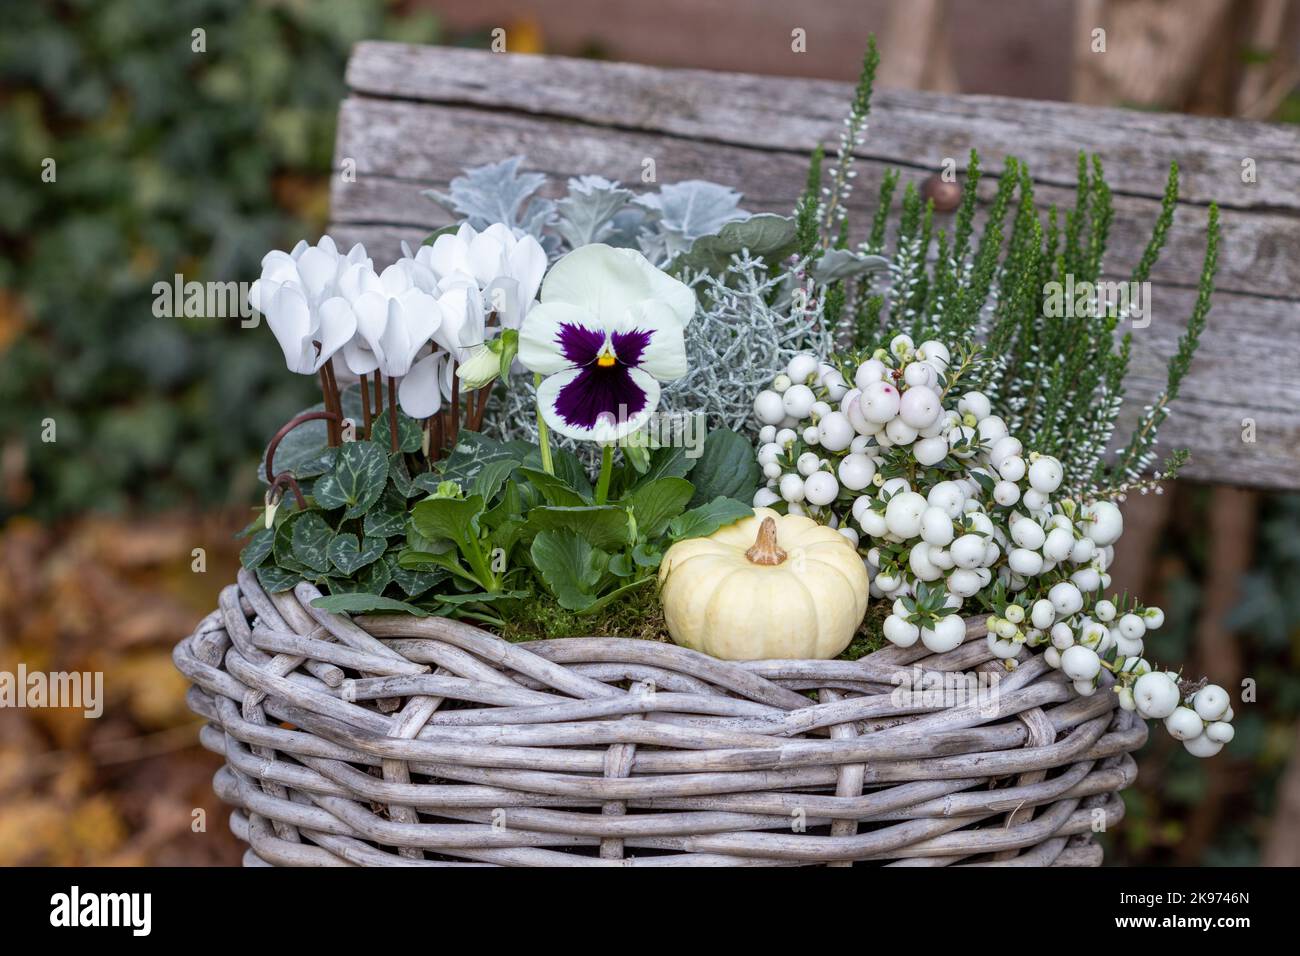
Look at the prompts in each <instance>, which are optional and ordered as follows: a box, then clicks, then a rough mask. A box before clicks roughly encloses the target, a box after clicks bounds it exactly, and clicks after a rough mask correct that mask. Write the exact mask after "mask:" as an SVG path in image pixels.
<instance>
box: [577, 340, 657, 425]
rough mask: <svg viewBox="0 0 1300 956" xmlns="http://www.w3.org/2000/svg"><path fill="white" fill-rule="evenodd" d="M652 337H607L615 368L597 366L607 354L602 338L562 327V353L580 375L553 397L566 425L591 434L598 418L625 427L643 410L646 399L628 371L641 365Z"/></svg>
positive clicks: (643, 392)
mask: <svg viewBox="0 0 1300 956" xmlns="http://www.w3.org/2000/svg"><path fill="white" fill-rule="evenodd" d="M651 334H652V333H650V332H648V331H644V330H642V329H633V330H632V331H630V332H614V333H613V334H611V335H610V337H609V342H610V347H611V349H612V351H613V353H614V358H615V360H616V361H615V362H614V363H613V364H612V365H607V366H605V365H601V364H599V363H598V362H597V359H599V358H600V353H601V352H602V350H603V349H604V348H605V333H604V332H602V331H600V330H597V329H588V328H584V327H583V326H580V325H571V324H569V323H564V324H562V325H561V326H560V332H559V336H558V341H559V346H560V351H561V352H562V353H563V355H564V357H565V359H566V360H568V361H569V362H570V363H571V364H572V365H574V366H576V367H577V368H578V369H579V372H578V374H577V375H576V376H574V379H573V381H571V382H569V383H568V384H567V385H565V386H564V387H563V388H561V389H560V391H559V393H558V394H557V395H556V396H555V410H556V412H557V413H558V414H559V415H560V417H561V418H563V419H564V421H565V422H567V423H568V424H569V425H572V426H574V427H575V428H583V429H591V428H595V427H596V423H597V422H598V421H600V420H601V419H602V418H603V419H605V420H607V421H610V424H613V423H616V422H623V421H626V420H627V419H629V418H632V417H634V416H635V415H637V414H639V413H640V412H641V411H642V410H643V409H644V408H645V407H646V402H647V398H646V393H645V391H644V390H643V389H642V388H641V387H640V386H639V385H637V384H636V382H635V381H633V379H632V375H631V369H633V368H636V367H637V366H639V365H640V364H641V358H642V355H643V354H644V353H645V350H646V346H648V345H649V344H650V336H651ZM611 419H612V420H611Z"/></svg>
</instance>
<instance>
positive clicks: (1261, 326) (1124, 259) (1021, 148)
mask: <svg viewBox="0 0 1300 956" xmlns="http://www.w3.org/2000/svg"><path fill="white" fill-rule="evenodd" d="M348 78H349V83H350V84H351V85H352V87H353V89H354V91H356V93H357V94H363V95H354V96H352V97H350V98H349V99H348V100H347V101H346V102H345V103H344V105H343V108H342V111H341V114H340V124H339V136H338V144H337V148H336V166H337V165H340V164H341V162H342V160H344V159H351V160H353V161H354V162H355V168H356V172H357V179H356V181H355V182H345V181H344V180H343V179H342V177H336V178H335V184H334V188H333V208H334V220H335V221H334V223H333V224H332V226H331V230H332V231H333V232H334V233H335V235H336V236H337V237H338V238H340V239H341V240H343V241H346V242H353V241H362V242H365V243H366V246H367V248H368V249H369V250H370V251H371V253H372V254H373V255H375V256H376V258H377V260H380V261H387V260H389V259H391V258H393V257H395V256H396V255H397V254H398V248H397V247H398V241H399V239H403V238H405V239H407V240H408V241H412V242H418V241H419V240H420V239H421V238H423V236H424V235H425V234H427V232H428V230H429V229H431V228H434V227H436V226H439V225H442V224H445V223H446V222H447V221H448V216H447V214H446V213H445V212H444V211H443V210H441V209H440V207H438V206H437V205H436V204H434V203H432V202H430V201H429V200H427V199H424V198H422V197H420V196H419V194H418V193H419V190H420V189H423V188H429V187H434V188H445V187H446V185H447V183H448V181H449V180H450V178H451V177H452V176H454V175H456V174H457V173H459V172H460V170H461V169H462V168H463V167H465V166H468V165H475V164H478V163H483V162H489V161H493V160H496V159H499V158H503V157H505V156H508V155H512V154H515V153H524V154H526V155H527V156H528V165H529V167H530V168H532V169H537V170H540V171H543V172H546V173H548V175H550V176H551V177H553V179H555V180H556V181H557V183H558V182H559V181H562V180H563V178H565V177H567V176H570V175H575V174H578V173H587V172H592V173H599V174H601V175H604V176H607V177H609V178H616V179H621V180H623V181H625V182H630V183H633V184H636V183H639V181H640V174H641V170H642V160H643V159H644V158H646V157H647V156H649V157H653V158H654V159H655V162H656V167H657V173H658V179H659V181H661V182H671V181H675V180H680V179H688V178H706V179H713V180H716V181H718V182H723V183H726V184H728V185H732V186H734V187H735V188H737V189H739V190H740V191H742V192H744V193H745V195H746V200H745V205H746V207H747V208H750V209H753V210H755V211H776V212H788V210H789V208H790V205H791V203H792V201H793V199H794V197H795V196H796V195H797V193H798V191H799V189H800V188H801V185H802V182H803V178H804V174H805V171H806V163H807V159H806V154H807V150H808V147H809V146H810V145H811V144H812V143H814V142H815V141H816V140H817V139H818V138H821V139H832V138H833V136H834V135H835V134H836V133H837V131H838V129H839V121H840V117H841V113H842V108H843V104H844V103H845V102H847V97H848V88H847V87H846V86H845V85H843V84H835V83H825V82H820V81H804V80H789V79H772V78H762V77H753V76H738V75H730V74H713V73H704V72H700V71H667V70H659V69H653V68H649V67H640V66H632V65H628V64H605V63H589V62H583V61H571V60H564V59H560V58H553V57H546V58H543V57H513V56H506V55H492V54H484V53H473V52H467V51H459V50H446V49H436V48H419V47H405V46H399V45H392V44H362V45H361V46H359V47H358V48H357V50H356V51H355V53H354V55H353V59H352V61H351V63H350V66H349V73H348ZM832 141H833V139H832ZM952 144H959V145H960V147H961V148H960V149H957V148H956V146H953V145H952ZM1080 144H1086V145H1087V146H1088V147H1089V148H1090V149H1094V150H1097V151H1099V152H1100V153H1102V155H1103V158H1104V159H1105V160H1106V162H1107V170H1108V177H1109V179H1110V181H1111V183H1112V186H1113V187H1114V188H1115V190H1116V203H1115V205H1116V216H1115V222H1114V225H1113V227H1112V241H1111V255H1110V256H1109V257H1108V262H1107V265H1108V272H1111V273H1113V274H1115V275H1116V276H1117V277H1122V276H1123V275H1125V274H1126V273H1127V271H1128V269H1129V268H1131V266H1132V264H1133V263H1134V262H1135V261H1136V260H1137V258H1138V256H1139V255H1140V253H1141V249H1142V246H1143V244H1144V243H1145V240H1146V237H1147V234H1148V232H1149V229H1150V227H1151V224H1152V222H1153V221H1154V217H1155V214H1156V209H1157V198H1158V196H1159V195H1160V192H1161V189H1162V186H1163V176H1164V167H1165V165H1166V164H1167V162H1168V160H1169V159H1171V158H1178V159H1179V161H1180V164H1181V165H1182V168H1183V170H1184V196H1185V197H1188V198H1189V199H1191V200H1193V201H1191V202H1183V203H1180V208H1179V211H1178V218H1177V222H1176V225H1175V227H1174V228H1173V230H1172V231H1171V234H1170V241H1169V244H1168V246H1167V247H1166V250H1165V253H1164V255H1163V256H1162V259H1161V263H1160V265H1159V266H1158V267H1157V269H1156V271H1155V273H1154V274H1153V279H1154V285H1153V289H1152V310H1153V322H1152V324H1151V326H1150V327H1149V328H1145V329H1135V330H1134V359H1133V368H1132V372H1131V374H1130V378H1129V382H1128V390H1129V396H1130V402H1129V404H1128V405H1126V407H1125V411H1124V414H1123V416H1122V420H1121V434H1123V433H1125V429H1126V428H1127V426H1128V424H1129V423H1131V422H1132V421H1133V420H1134V419H1135V418H1136V417H1137V415H1138V414H1139V413H1140V411H1141V406H1142V405H1143V404H1145V403H1146V401H1147V400H1148V399H1149V398H1150V397H1151V396H1152V395H1153V394H1155V393H1156V392H1157V391H1158V390H1159V388H1160V387H1161V386H1162V385H1163V379H1164V363H1165V361H1166V360H1167V358H1168V357H1169V356H1170V355H1171V354H1172V353H1173V351H1174V348H1175V346H1176V342H1177V339H1178V337H1179V335H1180V334H1181V333H1182V331H1183V328H1184V326H1185V322H1186V317H1187V316H1188V315H1189V314H1190V311H1191V306H1192V302H1193V300H1194V289H1193V288H1192V287H1193V286H1194V284H1195V281H1196V276H1197V273H1198V272H1199V267H1200V263H1201V257H1202V255H1203V251H1204V250H1203V243H1204V239H1203V232H1202V230H1203V228H1204V223H1205V218H1206V210H1205V209H1204V207H1203V206H1202V205H1198V203H1201V202H1204V201H1207V200H1208V199H1210V198H1216V199H1218V200H1219V201H1220V202H1222V203H1223V204H1224V206H1225V209H1224V215H1223V230H1224V241H1223V244H1222V247H1221V253H1220V263H1221V264H1220V273H1219V276H1220V278H1219V287H1220V290H1221V291H1220V292H1219V293H1218V294H1217V295H1216V300H1215V307H1214V310H1213V311H1212V313H1211V317H1210V327H1209V329H1208V330H1207V332H1206V334H1205V337H1204V339H1203V342H1202V347H1201V351H1200V353H1199V355H1198V358H1197V360H1196V362H1195V363H1194V365H1193V369H1192V372H1191V374H1190V376H1189V378H1188V381H1187V382H1186V383H1185V385H1184V389H1183V395H1182V398H1181V399H1180V400H1179V401H1178V403H1177V404H1176V406H1175V410H1174V414H1173V416H1172V417H1171V419H1170V421H1169V423H1168V425H1167V426H1166V428H1165V429H1164V431H1163V432H1162V438H1163V440H1162V448H1164V449H1172V448H1175V447H1188V448H1190V449H1191V451H1192V462H1191V464H1190V465H1189V466H1188V468H1187V470H1186V472H1185V474H1187V475H1188V476H1189V477H1195V478H1201V479H1205V480H1217V481H1229V482H1234V483H1242V484H1251V485H1256V486H1261V487H1296V486H1300V414H1297V412H1296V409H1297V408H1300V404H1298V402H1300V377H1297V376H1296V375H1295V374H1294V372H1293V370H1294V369H1296V368H1300V302H1297V301H1296V298H1297V292H1296V291H1295V290H1296V289H1297V288H1298V287H1300V286H1298V285H1297V280H1300V217H1297V207H1298V206H1300V196H1297V193H1296V191H1295V190H1294V189H1289V188H1286V186H1287V185H1294V186H1300V165H1298V164H1300V160H1297V159H1294V158H1293V157H1294V156H1300V151H1297V149H1296V147H1297V146H1300V133H1297V132H1296V131H1294V130H1293V129H1290V128H1283V127H1278V126H1270V125H1266V124H1251V123H1235V122H1228V121H1218V120H1205V119H1200V118H1194V117H1169V116H1161V115H1159V114H1147V113H1132V112H1128V111H1121V110H1096V109H1088V108H1081V107H1073V106H1065V105H1061V104H1047V103H1035V102H1031V101H1019V100H1000V99H997V98H991V97H943V96H929V95H925V94H897V93H895V94H881V95H880V96H879V97H878V99H877V108H876V111H875V113H874V117H873V128H872V134H871V136H870V137H869V142H868V144H867V146H866V147H865V148H864V150H863V161H862V162H861V163H860V164H859V167H858V168H859V179H858V181H857V182H858V189H857V192H856V194H855V196H854V198H853V200H852V201H851V203H850V206H851V207H852V208H854V209H856V210H859V211H861V210H866V209H870V208H871V205H872V202H873V199H872V197H873V194H874V189H875V185H876V184H877V183H878V182H879V177H880V176H881V175H882V173H883V170H884V169H885V168H886V166H888V165H901V166H903V167H904V179H905V180H906V179H908V178H912V179H920V178H921V177H922V176H923V175H925V173H926V172H927V171H928V170H929V169H930V168H932V167H933V165H934V164H935V163H937V162H938V159H939V157H941V156H942V155H947V154H954V155H956V156H957V158H960V157H961V156H962V155H964V152H965V149H966V147H967V146H969V145H976V146H978V147H979V149H980V152H981V155H982V156H983V157H984V158H985V168H986V170H987V171H989V172H995V171H996V169H997V168H998V167H999V166H1000V161H1001V155H1002V154H1003V153H1005V152H1015V153H1016V154H1017V155H1019V156H1021V157H1022V158H1025V159H1026V160H1028V161H1029V162H1030V163H1031V166H1032V168H1033V171H1034V173H1035V177H1036V195H1037V197H1038V198H1039V200H1040V201H1042V202H1043V203H1051V202H1059V203H1066V202H1069V200H1070V194H1071V193H1072V185H1073V180H1074V175H1075V160H1076V151H1077V147H1078V146H1079V145H1080ZM1243 154H1244V155H1249V156H1251V157H1252V158H1254V159H1255V160H1256V162H1257V163H1258V167H1259V172H1260V176H1261V177H1262V180H1263V181H1262V183H1261V185H1260V186H1258V187H1257V186H1253V185H1249V184H1245V183H1242V182H1241V177H1240V168H1241V167H1240V160H1241V158H1242V155H1243ZM1279 185H1281V187H1282V188H1281V189H1280V190H1279ZM1265 186H1266V187H1267V189H1268V193H1267V199H1266V200H1265V199H1260V198H1259V197H1260V196H1261V193H1259V192H1256V190H1257V189H1263V188H1265ZM991 188H992V183H991V182H990V181H989V180H987V179H986V182H985V188H984V190H982V192H987V191H989V190H991ZM1233 207H1239V208H1233ZM862 218H863V217H862V216H861V215H859V217H858V219H859V221H861V220H862ZM1261 363H1263V364H1262V367H1261ZM1261 378H1262V379H1264V380H1266V381H1267V382H1268V387H1267V388H1261V387H1260V381H1261ZM1247 420H1249V421H1253V422H1254V427H1255V436H1256V440H1255V441H1254V442H1246V441H1243V437H1242V436H1243V428H1244V427H1245V423H1246V422H1247Z"/></svg>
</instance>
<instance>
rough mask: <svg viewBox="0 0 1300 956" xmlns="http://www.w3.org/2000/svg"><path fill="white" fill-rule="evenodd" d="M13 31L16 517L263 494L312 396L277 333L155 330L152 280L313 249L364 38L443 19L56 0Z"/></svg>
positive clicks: (333, 4) (159, 325) (19, 8)
mask: <svg viewBox="0 0 1300 956" xmlns="http://www.w3.org/2000/svg"><path fill="white" fill-rule="evenodd" d="M4 20H5V22H4V28H3V31H2V32H0V90H3V92H2V93H0V97H2V101H3V112H2V113H0V194H2V195H3V196H4V197H5V198H4V202H3V203H0V289H3V290H4V291H3V293H2V294H0V295H2V297H0V361H3V363H4V364H3V370H4V371H3V375H0V478H2V479H3V483H2V484H0V513H2V512H8V513H13V512H16V511H23V512H26V513H29V514H32V515H36V516H39V517H43V518H49V517H54V516H58V515H66V514H70V513H76V512H80V511H85V510H97V511H98V510H122V509H125V508H126V507H128V506H137V507H144V508H148V509H155V508H159V507H167V506H176V505H180V504H183V503H185V502H189V501H194V500H198V501H202V502H205V503H207V504H215V503H223V502H228V501H247V500H248V498H249V495H250V494H251V493H252V490H253V489H252V486H251V468H250V467H246V465H247V464H248V463H249V462H250V461H251V455H252V454H253V450H254V449H256V448H258V447H259V446H260V445H261V444H262V443H264V441H265V439H266V436H267V435H268V434H270V433H271V432H273V431H274V430H275V428H277V427H278V426H279V424H280V423H281V422H283V421H284V420H285V419H286V418H287V417H288V416H289V415H290V414H292V413H293V412H294V411H295V410H297V409H299V408H301V407H302V406H303V404H304V399H308V398H309V397H310V394H311V388H310V384H311V383H309V382H305V381H304V380H302V379H300V378H298V377H296V376H290V375H286V374H285V373H284V369H283V366H282V363H281V361H280V359H279V356H278V353H277V351H276V349H274V348H271V347H269V345H268V342H269V337H268V333H267V331H266V329H265V328H249V329H242V328H241V327H240V322H239V319H238V318H229V319H219V318H157V317H155V316H154V315H153V311H152V301H153V294H152V287H153V284H154V283H155V282H157V281H160V280H161V281H168V282H170V281H171V279H172V276H173V275H175V274H177V273H180V274H182V275H183V276H184V278H185V280H187V281H189V280H198V281H200V282H203V281H207V280H216V281H226V280H230V279H235V280H244V281H252V279H255V278H256V277H257V274H258V272H259V267H258V264H259V262H260V260H261V257H262V256H263V255H264V254H265V252H266V250H268V249H273V248H285V249H287V248H289V247H291V246H292V245H293V244H294V243H295V242H296V241H297V240H298V239H299V238H302V237H303V236H311V237H312V239H313V241H314V239H315V236H316V235H318V234H319V232H320V231H321V230H322V228H323V225H324V222H325V219H326V215H327V189H326V177H327V175H328V170H329V165H330V159H331V154H332V150H333V142H334V124H335V117H336V114H337V111H338V105H339V100H340V99H341V97H342V95H343V90H344V86H343V69H344V65H345V63H346V60H347V54H348V50H349V48H350V46H351V45H352V44H353V43H354V42H356V41H357V40H359V39H362V38H364V37H384V38H388V39H401V40H409V41H411V42H422V43H428V42H433V41H435V40H436V39H437V35H438V33H437V21H436V17H435V15H434V14H433V13H432V12H431V11H427V10H415V11H406V12H405V13H403V14H402V15H398V11H396V10H395V9H394V5H393V4H391V3H386V2H384V0H278V2H277V0H261V2H249V0H168V2H165V3H159V2H157V0H47V2H37V3H10V4H6V5H5V16H4ZM194 31H202V33H201V34H196V33H195V32H194ZM200 40H201V43H202V49H203V52H196V50H195V46H196V45H198V44H199V42H200ZM47 160H52V161H53V163H54V165H53V167H50V168H52V170H53V174H54V177H53V181H52V182H45V181H43V179H42V173H43V171H44V169H45V168H46V165H45V164H47ZM47 420H50V421H52V422H53V424H54V427H55V429H56V432H55V435H56V438H57V440H56V441H54V442H46V441H42V440H41V439H42V430H43V429H44V428H45V423H46V422H47ZM232 478H234V479H237V480H234V481H232Z"/></svg>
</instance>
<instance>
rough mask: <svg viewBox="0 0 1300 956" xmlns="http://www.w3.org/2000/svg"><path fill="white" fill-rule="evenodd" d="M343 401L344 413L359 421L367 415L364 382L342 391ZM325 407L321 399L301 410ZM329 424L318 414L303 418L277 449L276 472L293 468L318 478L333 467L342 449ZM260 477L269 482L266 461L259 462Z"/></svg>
mask: <svg viewBox="0 0 1300 956" xmlns="http://www.w3.org/2000/svg"><path fill="white" fill-rule="evenodd" d="M341 405H342V407H343V416H344V417H345V418H350V419H352V421H354V422H358V423H359V422H360V421H361V420H362V418H363V416H362V412H361V386H360V385H349V386H348V387H347V388H345V389H344V390H343V394H342V395H341ZM324 410H325V405H324V404H323V403H321V402H317V403H316V404H315V405H312V406H310V407H309V408H304V409H303V410H302V411H301V412H299V414H300V415H301V414H306V413H307V412H323V411H324ZM327 428H328V426H327V425H326V423H325V420H324V419H321V418H316V419H312V420H311V421H308V422H303V423H302V424H301V425H299V426H297V427H296V428H294V429H293V430H292V431H290V432H289V433H288V434H286V435H285V436H284V438H282V439H281V440H280V444H279V445H278V446H276V449H275V460H274V461H273V462H272V465H273V466H274V468H275V470H276V473H277V474H278V473H279V472H282V471H291V472H293V474H294V476H295V477H296V478H298V480H300V481H301V480H302V479H304V478H315V477H317V476H318V475H323V474H325V473H326V472H327V471H329V470H330V469H331V468H333V467H334V458H335V456H336V455H337V453H338V449H337V448H330V447H329V441H328V433H327ZM260 461H261V462H265V461H266V453H265V452H263V453H262V457H261V459H260ZM257 479H258V481H261V482H262V483H263V484H265V483H266V468H265V465H264V464H259V465H258V467H257Z"/></svg>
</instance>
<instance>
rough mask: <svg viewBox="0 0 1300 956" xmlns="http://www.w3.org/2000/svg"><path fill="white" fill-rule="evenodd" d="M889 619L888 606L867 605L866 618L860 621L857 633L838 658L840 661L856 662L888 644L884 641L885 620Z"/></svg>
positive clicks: (876, 603)
mask: <svg viewBox="0 0 1300 956" xmlns="http://www.w3.org/2000/svg"><path fill="white" fill-rule="evenodd" d="M887 617H889V604H888V603H887V602H885V601H877V602H875V603H874V604H868V605H867V616H866V617H865V618H863V619H862V624H861V625H860V626H859V627H858V633H857V634H855V635H854V636H853V640H852V641H851V642H850V643H849V646H848V647H847V648H845V650H844V653H843V654H841V655H840V656H839V660H842V661H856V660H858V659H859V658H861V657H866V656H867V655H868V654H870V653H871V652H872V651H878V650H880V649H881V648H882V647H884V646H885V645H886V644H888V643H889V642H888V641H886V640H885V632H884V627H885V618H887Z"/></svg>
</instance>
